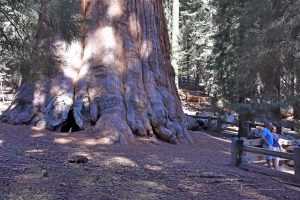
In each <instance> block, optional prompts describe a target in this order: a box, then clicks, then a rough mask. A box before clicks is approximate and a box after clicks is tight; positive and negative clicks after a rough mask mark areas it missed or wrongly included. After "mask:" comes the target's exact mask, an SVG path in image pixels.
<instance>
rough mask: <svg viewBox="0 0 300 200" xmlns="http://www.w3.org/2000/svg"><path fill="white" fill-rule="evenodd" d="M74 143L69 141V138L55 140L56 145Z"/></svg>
mask: <svg viewBox="0 0 300 200" xmlns="http://www.w3.org/2000/svg"><path fill="white" fill-rule="evenodd" d="M71 142H72V139H68V138H55V139H54V143H57V144H69V143H71Z"/></svg>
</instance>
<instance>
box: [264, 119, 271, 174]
mask: <svg viewBox="0 0 300 200" xmlns="http://www.w3.org/2000/svg"><path fill="white" fill-rule="evenodd" d="M271 128H272V123H270V122H268V123H265V128H264V130H263V132H262V141H263V145H262V147H263V148H265V149H268V150H273V135H272V133H271ZM266 160H267V164H268V167H269V168H272V165H271V162H272V156H266Z"/></svg>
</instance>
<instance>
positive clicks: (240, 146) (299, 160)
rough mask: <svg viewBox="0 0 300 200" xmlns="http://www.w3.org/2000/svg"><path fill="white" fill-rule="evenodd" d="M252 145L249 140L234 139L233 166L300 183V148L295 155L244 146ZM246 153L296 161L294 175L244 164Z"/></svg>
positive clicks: (232, 147)
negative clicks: (243, 159)
mask: <svg viewBox="0 0 300 200" xmlns="http://www.w3.org/2000/svg"><path fill="white" fill-rule="evenodd" d="M244 141H245V144H251V142H249V141H247V140H243V139H240V138H237V137H234V138H232V143H231V164H232V165H233V166H239V167H241V168H243V169H248V170H253V171H257V172H260V173H264V174H267V175H271V176H277V177H280V178H285V179H289V180H293V181H297V182H300V147H294V149H293V153H286V152H278V151H272V150H268V149H263V148H258V147H253V146H249V145H245V144H244ZM246 152H250V153H256V154H263V155H269V156H274V157H278V158H284V159H287V160H293V161H294V174H289V173H286V172H282V171H277V170H271V169H269V168H266V167H263V166H259V165H255V164H253V163H251V162H250V163H247V162H242V156H245V155H246Z"/></svg>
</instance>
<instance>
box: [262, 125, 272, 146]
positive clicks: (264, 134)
mask: <svg viewBox="0 0 300 200" xmlns="http://www.w3.org/2000/svg"><path fill="white" fill-rule="evenodd" d="M267 134H268V133H267V130H266V129H264V130H263V132H262V140H263V141H264V142H265V143H266V144H267V146H270V144H269V142H268V141H267V138H266V136H267Z"/></svg>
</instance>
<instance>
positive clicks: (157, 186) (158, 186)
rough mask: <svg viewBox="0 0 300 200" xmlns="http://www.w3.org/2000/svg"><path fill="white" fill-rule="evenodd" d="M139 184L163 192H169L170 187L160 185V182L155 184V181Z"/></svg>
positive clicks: (139, 182) (140, 182)
mask: <svg viewBox="0 0 300 200" xmlns="http://www.w3.org/2000/svg"><path fill="white" fill-rule="evenodd" d="M137 184H139V185H142V186H143V187H146V188H150V189H155V190H161V191H166V190H168V187H167V186H166V185H164V184H160V183H158V182H153V181H138V182H137Z"/></svg>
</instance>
